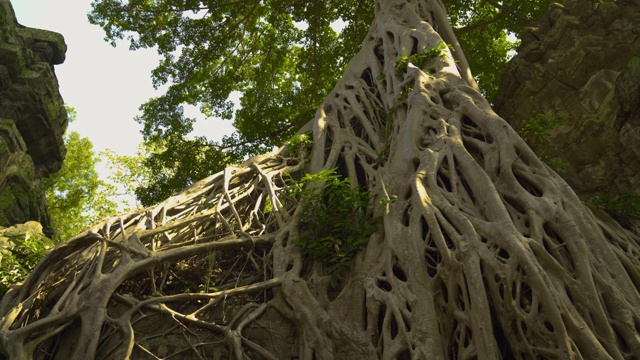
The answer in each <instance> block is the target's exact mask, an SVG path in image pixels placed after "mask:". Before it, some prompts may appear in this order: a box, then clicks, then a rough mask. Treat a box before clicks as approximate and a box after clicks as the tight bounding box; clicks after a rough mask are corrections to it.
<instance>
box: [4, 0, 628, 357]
mask: <svg viewBox="0 0 640 360" xmlns="http://www.w3.org/2000/svg"><path fill="white" fill-rule="evenodd" d="M442 43H447V44H449V45H450V47H451V48H452V49H453V50H450V48H449V47H443V46H442ZM466 64H467V62H466V60H465V59H464V55H463V54H462V51H461V50H460V48H459V46H458V45H457V42H456V40H455V37H454V35H453V32H452V31H451V28H450V27H449V25H448V23H447V20H446V15H445V12H444V7H443V5H442V3H441V2H440V1H434V0H421V1H417V0H390V1H378V2H377V3H376V19H375V21H374V23H373V25H372V27H371V29H370V31H369V34H368V36H367V37H366V39H365V42H364V44H363V48H362V50H361V51H360V52H359V54H358V55H357V56H356V57H355V58H354V59H353V60H352V61H351V62H350V63H349V65H348V67H347V69H346V71H345V74H344V76H343V78H342V79H341V80H340V81H339V82H338V84H337V85H336V87H335V89H334V90H333V92H331V93H330V94H329V95H328V96H327V98H326V100H325V102H324V103H323V105H322V106H321V107H320V109H318V112H317V115H316V117H315V119H313V121H312V122H311V123H310V125H309V127H308V128H305V129H303V130H302V131H305V130H310V129H311V128H312V134H313V135H312V136H313V148H312V149H311V151H310V152H309V153H306V152H305V150H304V148H303V147H300V148H298V149H295V151H294V146H292V145H291V144H292V143H290V145H289V146H284V147H283V148H281V149H279V150H277V151H275V152H273V153H268V154H265V155H262V156H259V157H256V158H253V159H250V160H249V161H247V162H245V163H244V164H241V165H239V166H237V167H233V168H228V169H227V170H225V171H224V172H223V173H219V174H216V175H213V176H211V177H209V178H206V179H204V180H202V181H200V182H199V183H197V184H195V185H194V186H193V187H191V188H190V189H187V190H185V191H184V192H183V193H181V194H179V195H177V196H175V197H172V198H170V199H168V200H166V201H165V202H163V203H161V204H158V205H157V206H154V207H151V208H148V209H145V210H143V211H137V212H133V213H129V214H125V215H122V216H119V217H114V218H111V219H109V220H107V221H105V222H103V223H101V224H98V225H96V226H94V227H93V229H92V230H90V231H88V232H86V233H84V234H80V235H78V236H76V237H75V238H73V239H71V240H70V241H68V242H67V243H65V244H63V245H62V246H60V247H59V248H57V249H56V250H55V251H54V252H52V253H51V254H50V255H48V256H47V257H46V258H45V259H44V260H43V261H42V262H41V263H40V264H39V266H38V267H37V268H36V269H35V270H34V271H33V273H32V274H31V276H30V277H29V278H28V279H27V280H26V281H25V283H24V284H23V286H22V287H20V288H15V289H13V290H12V291H11V292H10V293H8V294H7V295H6V296H5V297H4V298H3V299H2V303H0V314H1V315H2V316H3V317H2V319H1V320H0V329H1V332H0V335H1V338H0V340H1V343H2V346H3V347H4V351H5V352H6V353H7V354H8V355H9V356H10V358H11V359H27V358H31V357H32V356H33V357H34V358H42V359H45V358H46V359H48V358H58V359H68V358H77V359H87V358H92V357H94V358H105V359H110V358H115V359H119V358H128V357H132V358H172V359H175V358H184V359H193V358H202V359H203V358H207V359H208V358H213V359H226V358H234V359H246V358H251V359H261V358H264V359H305V360H311V359H375V358H380V359H475V358H477V359H536V358H541V359H554V358H558V359H583V358H588V359H629V358H640V337H639V336H638V333H639V332H640V311H639V310H638V309H640V296H639V293H638V286H639V285H640V262H639V261H638V254H639V253H640V247H639V239H638V237H637V236H635V235H634V234H632V233H630V232H627V231H625V230H624V229H623V228H621V227H620V226H619V225H617V224H616V223H615V222H612V221H611V220H610V219H598V218H596V217H594V215H593V214H592V213H591V212H590V211H589V210H588V209H587V208H586V207H584V206H583V205H582V203H581V202H580V201H579V200H578V198H577V197H576V196H575V194H574V193H573V191H572V190H571V189H570V188H569V187H568V186H567V185H566V183H565V182H564V181H563V180H562V179H561V178H560V177H559V176H558V175H556V174H555V173H554V172H552V171H551V170H550V169H549V168H548V167H547V166H546V165H545V164H544V163H542V162H541V161H540V160H539V159H538V158H537V157H536V156H535V154H534V153H533V152H532V151H531V149H530V148H529V147H528V146H527V145H526V144H525V143H524V142H523V141H522V140H521V139H520V138H519V137H518V135H517V134H516V133H515V132H514V131H513V130H512V129H511V127H510V126H509V125H508V124H507V123H506V122H505V121H504V120H502V119H500V118H499V117H498V116H497V115H496V114H495V113H494V112H493V111H492V110H491V108H490V106H489V104H488V103H487V101H486V100H485V99H483V97H482V96H481V95H480V93H479V92H478V90H477V86H475V83H474V82H473V78H472V77H471V74H470V71H469V69H468V66H467V65H466ZM334 168H335V169H336V172H337V174H338V175H339V176H341V177H343V178H345V179H350V184H351V186H352V187H353V188H354V189H355V190H357V191H360V192H365V191H368V193H369V194H371V196H372V200H371V204H370V205H369V208H368V209H367V213H368V214H369V215H370V217H371V223H372V224H377V230H376V231H374V232H373V233H372V234H370V235H368V236H369V238H368V242H367V243H366V246H364V247H363V248H362V249H361V250H360V251H359V252H357V254H356V255H355V256H354V257H353V258H352V259H349V257H348V256H347V257H345V259H346V260H348V261H346V262H345V263H344V264H341V266H342V268H341V271H340V272H334V271H333V270H331V268H330V266H329V265H328V264H327V263H326V262H323V261H320V260H319V259H318V258H314V257H313V256H311V255H309V253H310V249H308V248H305V246H303V245H301V242H300V239H301V237H302V235H301V234H302V233H303V231H305V226H307V225H305V224H307V223H308V222H309V221H310V219H309V217H311V218H313V217H314V216H320V215H315V214H314V213H313V212H309V211H308V209H309V207H305V201H308V199H306V198H305V197H304V196H297V195H296V194H299V193H296V192H295V191H293V190H292V187H294V186H295V185H292V184H293V183H294V182H298V183H299V180H300V179H301V178H302V176H303V175H304V174H306V173H311V174H313V173H318V172H320V171H322V170H329V169H334ZM292 179H293V180H292ZM313 185H314V184H313V182H312V183H310V184H309V187H308V188H307V189H310V188H312V186H313ZM316 185H317V186H320V185H321V184H320V185H318V184H316ZM327 196H328V195H327V194H325V195H324V197H323V199H325V200H326V198H327ZM305 209H307V211H305ZM375 219H381V220H380V221H378V220H375ZM340 226H342V225H340ZM337 227H339V225H338V224H336V228H337ZM353 227H355V228H357V227H359V225H357V224H355V223H354V225H353ZM332 230H336V229H332ZM337 230H341V229H337ZM342 230H345V229H342ZM346 230H349V231H358V230H362V229H346ZM346 230H345V231H346ZM321 231H324V230H323V229H321ZM332 234H335V232H333V233H332ZM367 234H369V233H367ZM327 238H329V241H331V244H332V245H331V246H333V247H335V252H336V256H339V255H340V256H342V255H341V254H344V253H343V252H341V251H342V250H341V249H342V248H344V247H346V246H349V245H351V244H349V243H348V240H347V239H346V238H344V239H341V238H333V239H331V238H330V237H327V236H325V237H324V238H323V241H324V240H326V239H327ZM315 245H318V246H320V245H319V243H318V244H315ZM307 246H308V245H307ZM32 354H33V355H32Z"/></svg>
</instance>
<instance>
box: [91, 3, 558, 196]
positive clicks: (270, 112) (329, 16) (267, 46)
mask: <svg viewBox="0 0 640 360" xmlns="http://www.w3.org/2000/svg"><path fill="white" fill-rule="evenodd" d="M550 2H551V1H550V0H543V1H519V0H508V1H501V2H497V1H485V0H455V1H449V2H447V6H448V7H449V11H450V20H451V22H452V23H453V24H454V27H455V30H456V33H457V34H458V36H459V40H460V43H461V45H462V46H463V48H465V51H467V52H468V53H471V54H472V57H471V59H470V63H471V65H472V66H471V67H472V68H473V69H474V75H475V77H476V79H477V80H478V81H479V83H480V85H481V86H480V87H481V89H482V90H483V92H484V93H485V94H486V95H487V96H488V97H489V98H490V97H492V96H493V94H494V93H495V92H496V90H497V87H498V86H499V80H498V78H499V74H500V71H501V70H502V68H503V66H504V63H505V61H506V60H507V57H508V53H509V50H511V49H513V47H514V45H515V43H512V42H510V41H508V40H507V34H508V33H511V34H514V35H516V36H519V35H520V33H521V31H522V29H524V27H525V26H526V25H527V23H528V22H529V21H531V20H533V19H537V18H539V17H540V16H541V15H542V14H543V13H544V11H545V10H546V7H547V4H549V3H550ZM373 4H374V3H373V2H372V1H360V0H356V1H354V0H347V1H302V2H296V1H252V0H250V1H218V0H189V1H185V0H164V1H148V0H128V1H122V0H96V1H94V3H93V11H92V12H91V14H90V15H89V19H90V21H91V22H92V23H94V24H98V25H100V26H101V27H102V28H103V29H104V30H105V33H106V40H108V41H111V42H112V43H113V44H114V45H115V44H116V41H117V40H120V39H125V40H128V41H129V42H130V47H131V49H132V50H135V49H139V48H144V47H148V48H155V49H156V50H157V51H158V54H159V55H160V56H161V58H162V60H161V62H160V64H159V65H158V67H157V68H156V69H154V70H153V73H152V79H153V83H154V86H156V87H160V86H162V87H163V88H164V89H165V90H166V91H165V93H164V94H163V95H161V96H159V97H156V98H153V99H151V100H149V101H148V102H147V103H145V104H143V105H142V107H141V110H142V114H141V115H140V117H139V118H138V120H139V121H140V122H141V123H142V124H144V130H143V135H144V138H145V141H146V142H147V143H148V144H150V145H151V146H152V147H154V148H155V151H153V152H151V154H150V156H149V157H148V158H147V160H146V161H145V165H146V167H147V168H149V169H150V170H151V172H152V173H153V175H152V176H151V177H150V178H149V183H148V184H146V185H143V186H140V187H139V188H138V189H137V193H138V196H139V198H140V199H141V201H142V203H143V204H146V205H151V204H153V203H155V202H158V201H161V200H162V199H164V198H166V197H168V196H170V195H173V194H175V192H177V191H179V190H182V189H183V188H185V187H186V186H188V185H190V184H192V183H193V182H195V181H197V180H199V179H201V178H203V177H205V176H207V175H209V174H211V173H213V172H217V171H220V170H222V169H223V168H224V167H225V166H226V165H229V164H233V163H237V162H239V161H240V160H241V159H246V157H247V156H248V155H257V154H260V153H262V152H264V151H268V150H271V149H272V148H273V146H280V145H282V143H283V142H284V140H286V139H287V138H288V137H290V136H292V135H293V134H294V133H295V132H296V131H297V130H298V129H299V128H300V127H301V126H302V125H304V124H305V123H306V122H307V121H309V119H311V118H312V117H313V114H314V113H315V110H316V109H317V107H318V106H319V104H320V103H321V102H322V101H323V99H324V97H325V96H326V95H327V94H328V93H329V92H330V91H331V89H332V88H333V87H334V85H335V83H336V82H337V80H338V79H339V78H340V76H341V75H342V72H343V71H344V68H345V66H346V64H347V62H348V61H349V60H350V59H351V58H352V57H353V55H354V54H355V53H356V52H357V51H358V50H359V49H360V44H361V43H362V41H363V39H364V37H365V35H366V33H367V26H368V25H369V24H370V23H371V21H372V19H373V13H374V6H373ZM336 30H339V31H338V32H336ZM203 39H206V41H203ZM232 94H233V95H234V97H233V98H236V102H237V104H236V105H238V106H239V108H238V109H237V110H236V111H233V107H232V101H231V98H232V97H230V95H232ZM185 105H192V106H197V107H198V108H200V109H201V110H202V112H203V113H204V114H206V115H208V116H211V117H214V116H218V117H220V118H222V119H233V122H234V125H235V127H236V129H237V132H236V133H234V134H233V135H232V136H229V137H226V138H224V139H223V140H222V141H220V142H214V141H211V140H209V139H207V138H206V137H203V136H199V137H189V138H187V137H185V135H186V134H188V133H189V132H190V131H191V130H192V129H193V122H194V119H192V118H189V117H187V116H186V115H185V113H184V111H183V107H184V106H185ZM218 121H220V120H218ZM210 123H212V126H211V133H214V132H215V123H214V122H213V121H211V122H210Z"/></svg>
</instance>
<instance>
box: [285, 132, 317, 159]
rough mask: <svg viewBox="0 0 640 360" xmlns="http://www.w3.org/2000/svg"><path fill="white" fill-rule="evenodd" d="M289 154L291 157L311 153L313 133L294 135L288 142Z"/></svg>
mask: <svg viewBox="0 0 640 360" xmlns="http://www.w3.org/2000/svg"><path fill="white" fill-rule="evenodd" d="M287 146H288V147H289V153H290V154H291V155H298V154H301V153H302V154H305V153H308V152H309V151H311V146H313V140H311V133H310V132H307V133H304V134H296V135H293V136H292V137H291V138H290V139H289V140H288V141H287Z"/></svg>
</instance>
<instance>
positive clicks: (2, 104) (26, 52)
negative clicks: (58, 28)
mask: <svg viewBox="0 0 640 360" xmlns="http://www.w3.org/2000/svg"><path fill="white" fill-rule="evenodd" d="M66 49H67V47H66V44H65V42H64V38H63V37H62V35H60V34H58V33H55V32H51V31H47V30H40V29H34V28H28V27H25V26H22V25H20V24H19V23H18V22H17V20H16V16H15V13H14V11H13V8H12V6H11V3H10V2H9V1H8V0H0V227H9V226H11V225H14V224H21V223H26V222H27V221H37V222H40V223H41V224H42V225H43V228H44V232H45V233H46V234H49V235H51V234H53V229H51V228H50V225H49V222H50V220H49V214H48V211H47V206H46V201H45V197H44V190H43V187H42V181H41V180H42V179H43V178H44V177H46V176H48V175H49V174H52V173H54V172H56V171H58V170H59V169H60V167H61V166H62V161H63V160H64V156H65V151H66V150H65V146H64V141H63V134H64V131H65V129H66V127H67V112H66V110H65V108H64V102H63V100H62V97H61V96H60V93H59V91H58V80H57V79H56V75H55V72H54V68H53V66H54V65H58V64H62V62H64V59H65V52H66Z"/></svg>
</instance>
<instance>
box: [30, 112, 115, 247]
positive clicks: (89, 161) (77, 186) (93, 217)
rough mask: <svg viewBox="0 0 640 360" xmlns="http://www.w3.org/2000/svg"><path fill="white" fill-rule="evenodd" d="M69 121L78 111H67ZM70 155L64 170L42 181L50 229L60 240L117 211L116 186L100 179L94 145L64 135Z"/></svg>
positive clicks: (77, 136) (70, 135)
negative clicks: (114, 198) (55, 231)
mask: <svg viewBox="0 0 640 360" xmlns="http://www.w3.org/2000/svg"><path fill="white" fill-rule="evenodd" d="M68 112H69V113H70V118H72V119H75V116H76V115H75V111H74V110H73V108H68ZM65 145H66V147H67V155H66V156H65V159H64V162H63V163H62V168H61V169H60V171H58V172H57V173H55V174H52V175H50V176H49V177H48V178H46V179H44V180H43V185H44V189H45V194H46V197H47V204H48V208H49V213H50V215H51V226H52V227H53V228H55V229H56V230H58V231H59V233H60V238H61V239H67V238H69V237H71V236H72V235H75V234H77V233H78V232H80V231H81V230H82V229H84V228H85V227H86V226H88V225H91V223H93V222H95V221H97V220H99V219H101V218H103V217H105V216H108V215H111V214H113V213H114V212H115V210H116V204H115V202H113V200H112V196H113V194H114V193H115V189H114V187H113V186H111V185H109V184H107V183H105V182H104V181H102V180H100V179H99V177H98V173H97V171H96V170H95V167H96V164H97V163H98V162H99V161H100V160H99V158H98V157H97V156H96V155H95V153H94V152H93V144H92V143H91V141H89V139H88V138H84V137H81V136H80V134H78V133H77V132H71V133H69V134H67V135H66V136H65Z"/></svg>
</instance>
